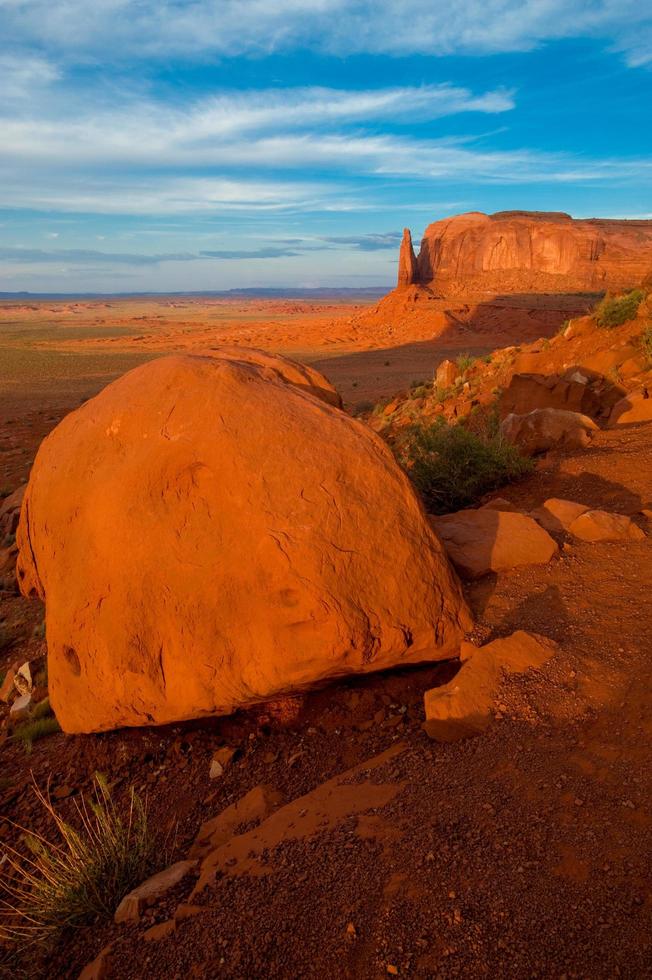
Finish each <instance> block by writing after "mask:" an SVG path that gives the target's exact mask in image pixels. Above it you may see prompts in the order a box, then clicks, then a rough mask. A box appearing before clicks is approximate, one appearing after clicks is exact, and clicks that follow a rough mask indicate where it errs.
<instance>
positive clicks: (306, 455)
mask: <svg viewBox="0 0 652 980" xmlns="http://www.w3.org/2000/svg"><path fill="white" fill-rule="evenodd" d="M18 544H19V548H20V555H19V563H18V574H19V581H20V584H21V588H22V590H23V592H24V593H30V592H36V593H38V594H40V595H41V596H43V597H44V598H45V602H46V635H47V642H48V661H49V684H50V697H51V703H52V706H53V708H54V710H55V712H56V714H57V717H58V719H59V722H60V724H61V725H62V727H63V728H64V730H66V731H68V732H90V731H100V730H105V729H111V728H116V727H119V726H123V725H144V724H162V723H165V722H171V721H175V720H179V719H184V718H193V717H199V716H202V715H207V714H223V713H228V712H231V711H233V710H234V709H235V708H237V707H240V706H246V705H251V704H254V703H256V702H259V701H263V700H265V699H267V698H272V697H275V696H277V695H279V694H283V693H286V692H291V691H296V690H301V689H306V688H309V687H310V686H313V685H315V684H317V683H319V682H323V681H326V680H327V679H329V678H336V677H340V676H344V675H347V674H354V673H364V672H368V671H373V670H378V669H381V668H386V667H390V666H393V665H396V664H405V663H415V662H419V661H427V660H438V659H445V658H449V657H451V656H454V655H455V654H456V652H457V648H458V647H459V642H460V639H461V636H462V634H463V632H464V631H465V630H466V629H468V628H469V626H470V615H469V613H468V610H467V607H466V605H465V603H464V600H463V598H462V595H461V591H460V587H459V583H458V582H457V579H456V577H455V575H454V573H453V572H452V570H451V569H450V567H449V565H448V562H447V560H446V557H445V553H444V551H443V549H442V546H441V544H440V542H439V540H438V539H437V537H436V535H435V534H434V533H433V532H432V530H431V529H430V527H429V525H428V523H427V521H426V519H425V517H424V513H423V510H422V508H421V505H420V504H419V502H418V500H417V498H416V496H415V494H414V492H413V490H412V487H411V485H410V483H409V481H408V480H407V478H406V477H405V475H404V474H403V473H402V472H401V470H400V469H399V468H398V466H397V465H396V463H395V462H394V459H393V457H392V455H391V453H390V451H389V450H388V449H387V447H386V446H385V445H384V443H383V442H382V441H381V440H380V439H379V438H378V437H376V436H375V435H374V434H373V433H372V432H371V431H370V430H369V429H368V428H367V427H366V426H364V425H363V424H362V423H360V422H358V421H356V420H354V419H352V418H350V417H349V416H348V415H346V414H344V413H343V412H341V411H339V410H338V409H337V408H335V407H333V406H331V405H329V404H326V403H325V402H324V401H322V400H320V399H319V398H317V397H314V396H313V395H312V394H311V393H310V392H309V391H308V390H307V389H304V390H300V389H299V388H297V387H296V386H295V385H293V384H289V383H287V381H286V380H284V378H283V376H282V372H281V371H280V370H270V367H269V365H267V367H261V366H260V365H258V364H255V363H247V357H246V354H243V358H242V359H241V360H235V359H233V358H231V357H228V358H222V357H219V356H187V355H184V356H173V357H165V358H161V359H159V360H156V361H152V362H150V363H148V364H146V365H143V366H141V367H139V368H136V369H135V370H133V371H131V372H129V373H128V374H126V375H124V376H123V377H122V378H120V379H119V380H118V381H116V382H114V383H113V384H111V385H109V386H108V387H107V388H105V389H104V391H102V392H101V394H99V395H98V396H97V397H96V398H94V399H92V400H90V401H89V402H86V403H85V404H84V405H83V406H82V407H81V408H79V409H78V410H77V411H75V412H73V413H72V414H71V415H69V416H68V417H67V418H65V419H64V420H63V422H61V424H60V425H59V426H57V428H56V429H55V430H54V431H53V432H52V433H51V434H50V435H49V436H48V438H47V439H46V440H45V441H44V442H43V444H42V446H41V448H40V450H39V453H38V455H37V458H36V461H35V464H34V467H33V469H32V475H31V478H30V481H29V485H28V489H27V492H26V495H25V500H24V503H23V509H22V514H21V522H20V525H19V529H18Z"/></svg>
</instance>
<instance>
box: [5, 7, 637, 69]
mask: <svg viewBox="0 0 652 980" xmlns="http://www.w3.org/2000/svg"><path fill="white" fill-rule="evenodd" d="M0 17H1V19H2V21H3V22H4V25H5V31H3V32H2V33H3V34H4V35H5V36H12V37H15V38H17V39H18V40H19V41H20V42H21V43H30V44H39V45H44V46H45V47H46V48H48V49H52V50H55V51H57V52H59V53H60V54H61V55H62V56H64V57H67V58H84V57H87V56H89V55H96V54H98V53H99V54H101V56H102V58H104V59H105V58H106V57H107V51H111V52H112V57H113V60H118V59H119V58H120V57H136V58H138V59H140V58H143V57H148V56H158V55H161V56H169V55H170V54H172V55H174V54H181V55H184V56H189V57H192V58H202V57H207V56H212V55H238V54H259V53H265V52H270V51H283V50H287V49H289V48H292V47H297V46H301V47H307V48H310V49H313V50H315V49H317V50H325V51H327V52H333V53H336V54H351V53H356V52H371V53H382V54H392V55H398V54H413V53H424V54H435V55H446V54H453V53H474V54H477V53H487V52H496V51H527V50H530V49H532V48H533V47H535V46H537V45H538V44H541V43H543V42H545V41H548V40H554V39H558V38H566V37H598V38H601V39H604V40H606V41H607V42H608V43H610V44H612V45H613V46H614V47H616V48H618V49H620V50H622V51H624V52H625V54H626V56H627V57H628V59H629V60H630V62H631V63H632V64H643V63H645V62H646V61H648V60H649V59H650V57H651V56H652V12H651V11H650V7H649V4H646V3H640V2H635V0H582V2H579V3H578V2H575V3H573V2H570V3H569V2H568V0H448V2H447V3H446V5H445V7H444V6H443V5H442V4H441V3H437V4H435V3H430V4H428V3H424V2H423V0H273V2H272V0H194V2H193V3H188V2H187V0H168V2H166V3H161V2H160V0H138V2H135V0H93V3H88V2H87V0H57V2H56V3H53V2H52V0H0Z"/></svg>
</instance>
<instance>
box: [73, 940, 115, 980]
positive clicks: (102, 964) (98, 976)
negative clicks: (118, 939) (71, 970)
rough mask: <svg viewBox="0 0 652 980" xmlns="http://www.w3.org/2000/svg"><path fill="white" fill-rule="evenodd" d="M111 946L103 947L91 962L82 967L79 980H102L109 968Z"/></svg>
mask: <svg viewBox="0 0 652 980" xmlns="http://www.w3.org/2000/svg"><path fill="white" fill-rule="evenodd" d="M112 945H113V943H109V944H108V946H105V947H104V949H102V950H101V951H100V952H99V953H98V955H97V956H96V957H95V959H94V960H93V962H92V963H89V964H88V965H87V966H85V967H84V969H83V970H82V971H81V973H80V974H79V980H104V977H105V976H106V974H107V971H108V968H109V956H110V954H111V946H112Z"/></svg>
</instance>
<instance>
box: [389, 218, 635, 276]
mask: <svg viewBox="0 0 652 980" xmlns="http://www.w3.org/2000/svg"><path fill="white" fill-rule="evenodd" d="M410 252H411V243H410V239H409V233H408V232H407V231H406V232H405V233H404V237H403V242H402V244H401V253H400V258H399V285H410V284H413V283H421V284H423V285H428V286H433V285H434V286H436V288H437V292H438V293H439V294H440V295H456V294H458V293H460V292H467V293H468V292H473V291H485V290H486V291H488V292H493V293H516V292H518V293H530V292H535V293H537V292H540V293H545V292H569V293H572V292H602V291H604V290H606V289H625V288H627V287H631V286H635V285H636V284H637V283H639V282H640V281H641V280H642V279H643V278H644V276H645V275H646V274H648V273H649V272H650V270H652V221H624V220H623V221H620V220H611V219H606V218H591V219H587V220H580V219H578V220H575V219H573V218H571V217H570V215H568V214H562V213H558V212H536V211H501V212H498V213H496V214H491V215H488V214H482V213H480V212H470V213H469V214H460V215H457V216H455V217H453V218H445V219H444V220H443V221H436V222H435V223H434V224H432V225H429V227H428V228H427V229H426V232H425V234H424V237H423V240H422V242H421V250H420V252H419V256H418V258H417V259H416V263H415V266H416V267H415V268H414V272H413V275H412V277H410V269H411V268H412V266H411V264H410Z"/></svg>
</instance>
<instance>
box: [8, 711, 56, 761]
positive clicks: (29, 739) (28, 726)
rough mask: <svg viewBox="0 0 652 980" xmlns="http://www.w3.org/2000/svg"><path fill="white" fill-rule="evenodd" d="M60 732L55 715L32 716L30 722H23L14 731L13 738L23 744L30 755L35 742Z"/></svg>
mask: <svg viewBox="0 0 652 980" xmlns="http://www.w3.org/2000/svg"><path fill="white" fill-rule="evenodd" d="M60 731H61V726H60V725H59V722H58V721H57V719H56V718H55V717H54V715H49V716H46V717H41V718H35V717H33V716H32V717H31V718H30V719H29V720H28V721H25V722H23V723H22V724H21V725H18V726H17V727H16V728H15V729H14V732H13V735H12V738H15V739H16V741H18V742H22V743H23V747H24V749H25V752H26V753H27V754H28V755H29V753H30V752H31V751H32V746H33V744H34V742H38V740H39V739H40V738H45V737H46V735H54V734H55V732H60Z"/></svg>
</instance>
